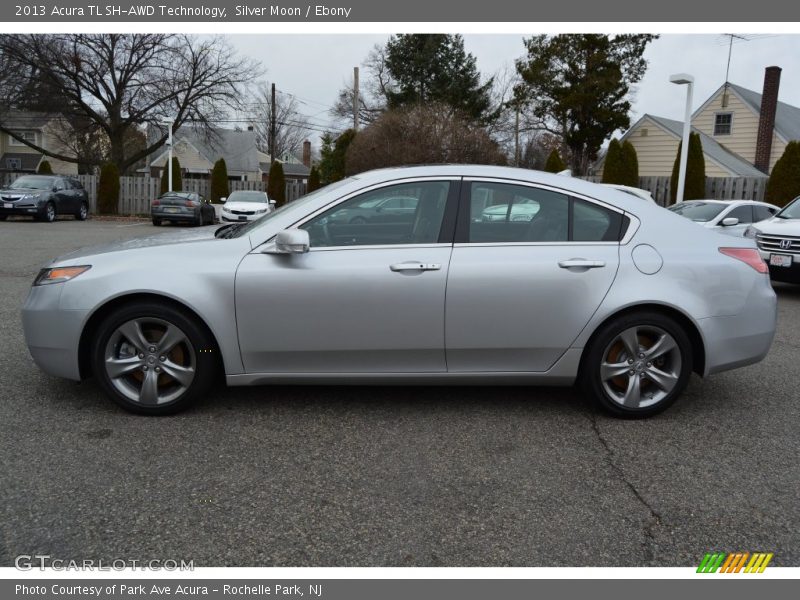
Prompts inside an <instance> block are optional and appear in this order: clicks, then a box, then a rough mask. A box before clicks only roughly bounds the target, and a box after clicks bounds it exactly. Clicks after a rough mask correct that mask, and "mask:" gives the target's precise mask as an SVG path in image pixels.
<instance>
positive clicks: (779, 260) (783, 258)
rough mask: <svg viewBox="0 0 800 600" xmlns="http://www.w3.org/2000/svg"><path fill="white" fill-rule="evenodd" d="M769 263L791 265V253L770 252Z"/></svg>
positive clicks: (776, 265)
mask: <svg viewBox="0 0 800 600" xmlns="http://www.w3.org/2000/svg"><path fill="white" fill-rule="evenodd" d="M769 264H770V265H772V266H773V267H791V266H792V255H791V254H770V255H769Z"/></svg>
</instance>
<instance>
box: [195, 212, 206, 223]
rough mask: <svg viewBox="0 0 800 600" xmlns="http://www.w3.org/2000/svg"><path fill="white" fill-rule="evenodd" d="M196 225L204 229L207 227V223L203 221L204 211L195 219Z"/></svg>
mask: <svg viewBox="0 0 800 600" xmlns="http://www.w3.org/2000/svg"><path fill="white" fill-rule="evenodd" d="M194 225H195V227H202V226H203V225H205V222H204V221H203V211H202V210H201V211H200V212H198V213H197V216H196V217H195V218H194Z"/></svg>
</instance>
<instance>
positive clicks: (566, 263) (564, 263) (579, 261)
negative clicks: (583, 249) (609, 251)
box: [558, 258, 606, 269]
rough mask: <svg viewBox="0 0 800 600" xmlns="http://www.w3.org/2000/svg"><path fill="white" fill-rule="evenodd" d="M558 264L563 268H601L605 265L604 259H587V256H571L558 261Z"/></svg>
mask: <svg viewBox="0 0 800 600" xmlns="http://www.w3.org/2000/svg"><path fill="white" fill-rule="evenodd" d="M558 266H559V267H561V268H562V269H599V268H601V267H605V266H606V263H605V261H603V260H586V259H585V258H570V259H568V260H560V261H558Z"/></svg>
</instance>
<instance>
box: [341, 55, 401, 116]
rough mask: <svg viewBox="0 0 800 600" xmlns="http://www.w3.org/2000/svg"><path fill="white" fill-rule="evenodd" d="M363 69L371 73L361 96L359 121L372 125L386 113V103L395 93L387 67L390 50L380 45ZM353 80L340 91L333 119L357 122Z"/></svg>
mask: <svg viewBox="0 0 800 600" xmlns="http://www.w3.org/2000/svg"><path fill="white" fill-rule="evenodd" d="M362 66H363V67H364V70H365V71H366V72H367V77H364V78H363V82H364V85H363V86H362V88H361V89H360V90H359V94H358V120H359V121H360V122H361V123H363V124H364V125H369V124H370V123H372V122H373V121H375V119H377V118H378V117H379V116H381V114H383V112H384V111H385V110H386V99H387V97H388V96H389V93H390V92H391V90H392V89H393V83H392V77H391V75H390V74H389V70H388V68H387V67H386V47H385V46H381V45H380V44H376V45H375V46H374V47H373V48H372V50H370V53H369V54H368V55H367V58H366V60H365V61H364V62H363V64H362ZM353 94H354V92H353V79H352V77H351V78H350V80H349V81H348V82H347V83H346V84H345V86H344V87H343V88H342V89H340V90H339V95H338V97H337V98H336V103H335V104H334V105H333V109H332V110H331V115H332V116H334V117H338V118H340V119H342V120H343V121H345V122H346V123H347V124H348V125H349V124H350V123H352V122H353Z"/></svg>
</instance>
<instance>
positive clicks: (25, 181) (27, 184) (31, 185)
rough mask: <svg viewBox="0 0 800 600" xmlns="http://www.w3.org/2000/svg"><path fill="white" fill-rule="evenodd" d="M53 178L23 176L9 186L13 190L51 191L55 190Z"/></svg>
mask: <svg viewBox="0 0 800 600" xmlns="http://www.w3.org/2000/svg"><path fill="white" fill-rule="evenodd" d="M53 183H54V181H53V178H52V177H41V176H36V175H23V176H22V177H20V178H19V179H17V180H16V181H14V183H12V184H11V185H10V186H9V189H12V190H21V189H31V190H50V189H53Z"/></svg>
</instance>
